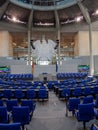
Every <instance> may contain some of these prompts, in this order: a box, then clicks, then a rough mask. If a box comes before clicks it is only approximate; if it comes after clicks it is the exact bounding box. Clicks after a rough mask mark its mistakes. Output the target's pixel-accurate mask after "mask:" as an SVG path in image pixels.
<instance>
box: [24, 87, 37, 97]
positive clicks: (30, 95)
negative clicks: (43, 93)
mask: <svg viewBox="0 0 98 130" xmlns="http://www.w3.org/2000/svg"><path fill="white" fill-rule="evenodd" d="M26 97H27V99H35V98H36V93H35V91H34V89H29V90H27V92H26Z"/></svg>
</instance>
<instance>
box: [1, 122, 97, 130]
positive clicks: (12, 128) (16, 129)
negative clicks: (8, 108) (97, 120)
mask: <svg viewBox="0 0 98 130" xmlns="http://www.w3.org/2000/svg"><path fill="white" fill-rule="evenodd" d="M0 130H21V125H20V123H10V124H2V123H0ZM90 130H98V126H97V125H96V124H92V125H91V127H90Z"/></svg>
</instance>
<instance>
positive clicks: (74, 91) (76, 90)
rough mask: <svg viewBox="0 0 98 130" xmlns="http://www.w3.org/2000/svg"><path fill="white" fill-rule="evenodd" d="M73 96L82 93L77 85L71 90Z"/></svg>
mask: <svg viewBox="0 0 98 130" xmlns="http://www.w3.org/2000/svg"><path fill="white" fill-rule="evenodd" d="M72 94H73V96H75V97H79V96H81V95H82V89H81V88H80V87H78V88H75V89H74V90H73V93H72Z"/></svg>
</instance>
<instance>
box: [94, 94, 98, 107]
mask: <svg viewBox="0 0 98 130" xmlns="http://www.w3.org/2000/svg"><path fill="white" fill-rule="evenodd" d="M94 105H95V107H96V108H98V96H97V97H96V100H95V104H94Z"/></svg>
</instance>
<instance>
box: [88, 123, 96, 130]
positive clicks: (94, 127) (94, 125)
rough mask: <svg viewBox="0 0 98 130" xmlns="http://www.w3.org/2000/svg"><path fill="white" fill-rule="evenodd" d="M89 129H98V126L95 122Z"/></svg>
mask: <svg viewBox="0 0 98 130" xmlns="http://www.w3.org/2000/svg"><path fill="white" fill-rule="evenodd" d="M90 130H98V126H97V125H96V124H92V125H91V128H90Z"/></svg>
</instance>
